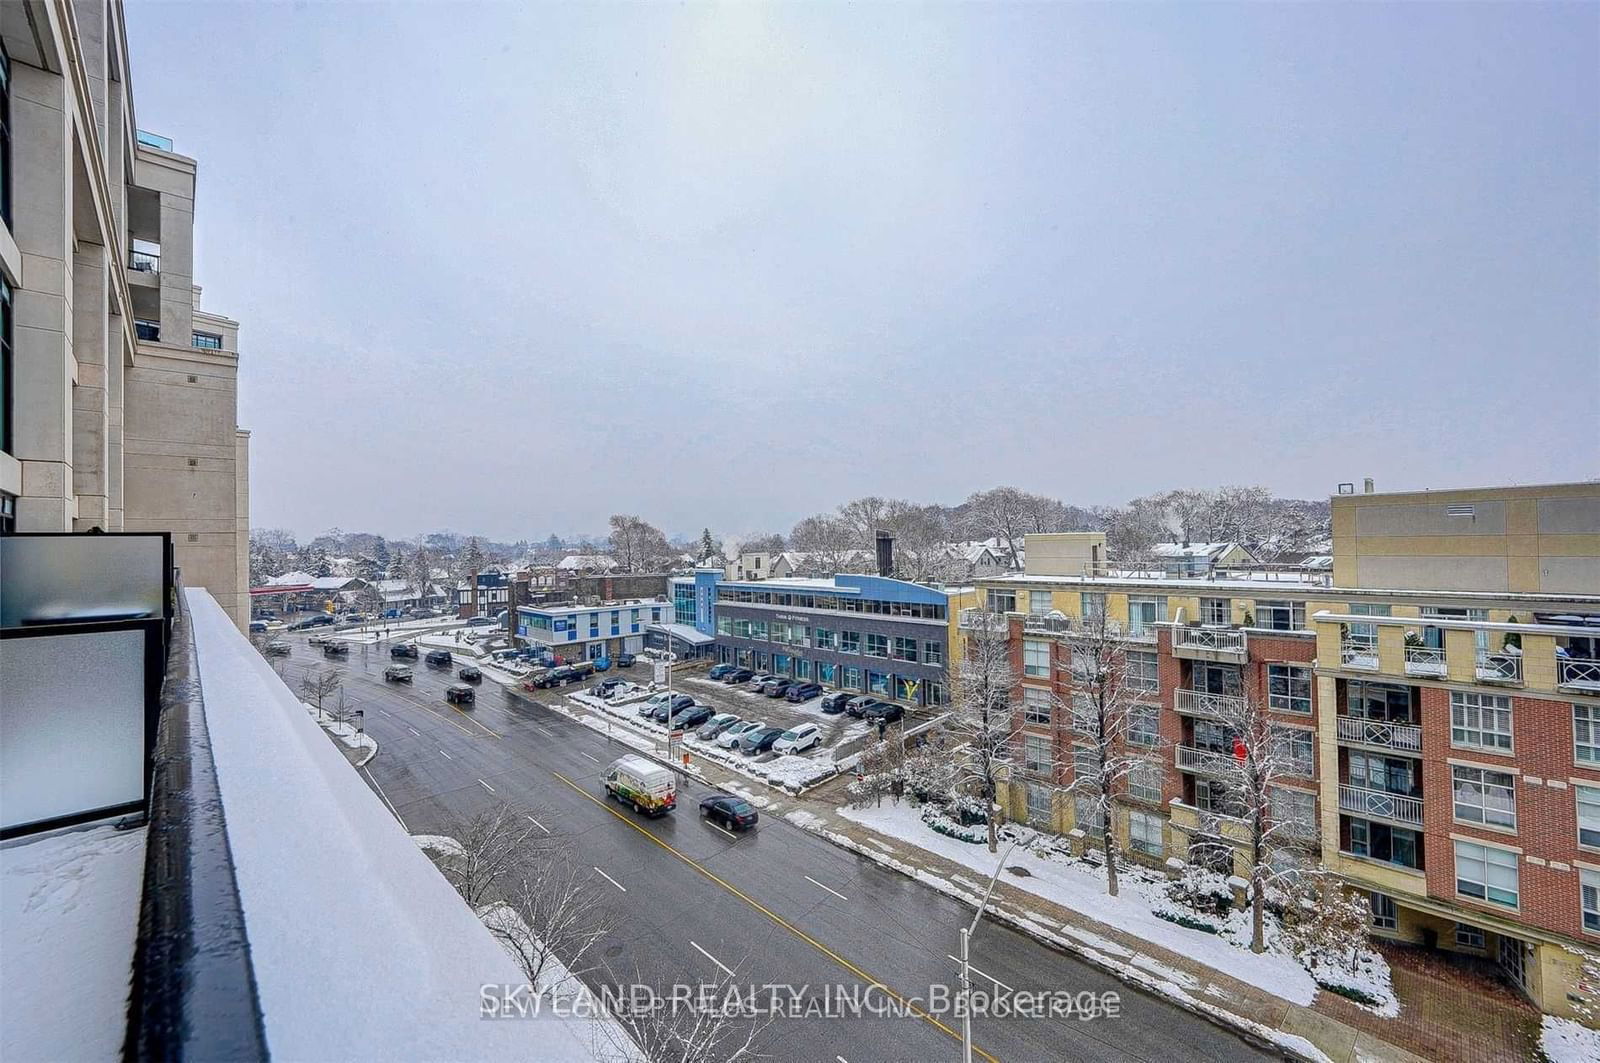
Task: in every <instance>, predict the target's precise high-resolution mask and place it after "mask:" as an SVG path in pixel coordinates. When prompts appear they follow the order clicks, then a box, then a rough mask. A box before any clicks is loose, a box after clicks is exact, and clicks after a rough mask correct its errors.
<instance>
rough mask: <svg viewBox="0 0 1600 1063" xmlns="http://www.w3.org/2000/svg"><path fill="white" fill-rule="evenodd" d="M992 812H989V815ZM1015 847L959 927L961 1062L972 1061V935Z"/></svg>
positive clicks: (1002, 858) (996, 868)
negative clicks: (969, 922) (968, 922)
mask: <svg viewBox="0 0 1600 1063" xmlns="http://www.w3.org/2000/svg"><path fill="white" fill-rule="evenodd" d="M993 814H994V813H993V812H990V815H993ZM1016 847H1017V843H1016V842H1012V843H1011V844H1010V845H1008V846H1006V851H1005V852H1003V853H1001V854H1000V860H999V862H998V863H996V864H995V865H994V874H992V875H990V876H989V885H988V888H986V889H985V890H984V891H983V899H982V900H981V901H979V902H978V910H977V912H976V913H974V915H973V916H972V925H970V926H964V927H962V928H961V1063H972V957H971V955H970V953H969V949H970V947H971V944H972V935H973V934H975V933H976V932H977V930H978V921H979V920H980V919H982V918H983V913H984V912H985V911H986V910H987V909H988V907H989V897H990V896H991V895H992V894H993V893H994V884H995V882H996V881H998V880H999V878H1000V869H1001V868H1002V867H1005V866H1006V858H1007V857H1009V856H1010V855H1011V850H1013V849H1015V848H1016Z"/></svg>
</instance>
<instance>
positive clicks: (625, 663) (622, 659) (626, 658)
mask: <svg viewBox="0 0 1600 1063" xmlns="http://www.w3.org/2000/svg"><path fill="white" fill-rule="evenodd" d="M635 660H637V658H636V657H634V655H633V654H631V653H619V654H617V655H616V656H615V657H614V658H612V662H613V663H614V664H615V665H616V666H617V667H618V668H632V667H633V662H634V661H635Z"/></svg>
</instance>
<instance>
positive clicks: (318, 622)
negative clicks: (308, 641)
mask: <svg viewBox="0 0 1600 1063" xmlns="http://www.w3.org/2000/svg"><path fill="white" fill-rule="evenodd" d="M332 624H333V617H331V616H329V615H328V614H327V613H318V614H317V615H316V616H308V617H306V618H304V619H303V620H296V621H295V622H294V623H292V624H290V625H289V630H290V631H304V630H306V629H307V628H313V627H328V626H330V625H332Z"/></svg>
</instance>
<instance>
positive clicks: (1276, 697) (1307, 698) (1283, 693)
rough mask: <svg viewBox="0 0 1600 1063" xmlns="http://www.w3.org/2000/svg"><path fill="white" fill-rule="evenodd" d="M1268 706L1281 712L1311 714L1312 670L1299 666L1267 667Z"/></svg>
mask: <svg viewBox="0 0 1600 1063" xmlns="http://www.w3.org/2000/svg"><path fill="white" fill-rule="evenodd" d="M1267 706H1268V707H1269V708H1273V709H1277V710H1278V711H1279V712H1297V713H1300V714H1301V715H1307V714H1309V713H1310V712H1311V669H1310V668H1308V667H1305V666H1303V665H1298V664H1269V665H1267Z"/></svg>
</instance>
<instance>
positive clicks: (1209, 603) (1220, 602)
mask: <svg viewBox="0 0 1600 1063" xmlns="http://www.w3.org/2000/svg"><path fill="white" fill-rule="evenodd" d="M1200 622H1201V623H1202V624H1210V625H1213V626H1217V627H1222V626H1226V625H1228V624H1231V623H1233V601H1232V600H1231V599H1228V598H1201V599H1200Z"/></svg>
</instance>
